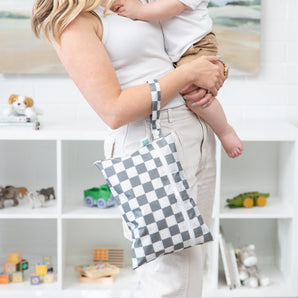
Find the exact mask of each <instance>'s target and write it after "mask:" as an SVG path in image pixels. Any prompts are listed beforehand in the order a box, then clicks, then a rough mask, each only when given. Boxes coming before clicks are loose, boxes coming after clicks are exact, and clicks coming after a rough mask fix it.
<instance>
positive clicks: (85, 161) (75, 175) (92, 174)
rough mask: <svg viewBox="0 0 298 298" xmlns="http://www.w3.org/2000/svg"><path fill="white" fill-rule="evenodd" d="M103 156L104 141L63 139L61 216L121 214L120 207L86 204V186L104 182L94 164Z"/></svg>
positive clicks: (100, 216)
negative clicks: (99, 206) (103, 207)
mask: <svg viewBox="0 0 298 298" xmlns="http://www.w3.org/2000/svg"><path fill="white" fill-rule="evenodd" d="M99 159H104V152H103V142H102V141H62V197H63V200H62V201H63V205H62V216H63V218H120V213H119V210H118V208H117V207H111V208H107V209H99V208H97V207H87V206H86V205H85V203H84V190H86V189H89V188H92V187H99V186H100V185H102V184H105V183H106V182H105V179H104V177H103V175H102V174H101V172H100V171H99V170H98V169H97V168H96V167H95V166H94V165H93V163H94V162H95V161H96V160H99Z"/></svg>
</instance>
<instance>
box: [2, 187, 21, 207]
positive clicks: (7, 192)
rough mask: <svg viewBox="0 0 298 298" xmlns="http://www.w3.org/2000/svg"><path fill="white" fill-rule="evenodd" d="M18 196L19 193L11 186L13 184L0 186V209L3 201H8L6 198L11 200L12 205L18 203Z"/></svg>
mask: <svg viewBox="0 0 298 298" xmlns="http://www.w3.org/2000/svg"><path fill="white" fill-rule="evenodd" d="M18 196H19V193H18V191H17V189H16V188H15V187H13V186H6V187H2V186H0V209H3V208H4V202H5V201H8V200H12V201H13V205H12V206H17V205H19V201H18Z"/></svg>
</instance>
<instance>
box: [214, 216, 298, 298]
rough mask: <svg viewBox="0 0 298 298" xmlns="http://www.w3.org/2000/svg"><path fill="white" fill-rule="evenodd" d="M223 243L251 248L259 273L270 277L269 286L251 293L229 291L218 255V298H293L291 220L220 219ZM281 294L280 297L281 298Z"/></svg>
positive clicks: (248, 290) (243, 289) (238, 290)
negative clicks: (254, 251) (252, 245)
mask: <svg viewBox="0 0 298 298" xmlns="http://www.w3.org/2000/svg"><path fill="white" fill-rule="evenodd" d="M220 225H221V227H222V229H223V233H224V238H225V240H226V242H231V243H232V245H233V248H234V249H236V248H240V247H242V246H244V245H249V244H254V245H255V247H256V254H257V258H258V267H259V269H260V272H261V273H263V274H264V275H267V276H269V278H270V285H269V286H268V287H259V288H257V289H250V288H247V287H244V286H243V287H241V288H240V289H235V290H229V289H228V288H227V286H226V282H225V277H224V273H223V272H224V270H223V265H222V259H221V253H220V251H219V270H218V272H219V277H218V280H219V283H218V290H220V291H221V292H220V295H222V296H220V295H219V296H218V297H294V296H295V294H296V291H297V289H296V288H295V285H296V282H295V281H294V280H293V279H292V278H291V277H292V276H293V275H295V273H294V272H295V270H296V264H295V263H294V262H293V260H291V256H293V251H292V250H293V247H294V246H293V245H294V238H293V237H294V235H293V232H294V227H293V220H292V219H222V220H221V221H220ZM281 293H283V294H281Z"/></svg>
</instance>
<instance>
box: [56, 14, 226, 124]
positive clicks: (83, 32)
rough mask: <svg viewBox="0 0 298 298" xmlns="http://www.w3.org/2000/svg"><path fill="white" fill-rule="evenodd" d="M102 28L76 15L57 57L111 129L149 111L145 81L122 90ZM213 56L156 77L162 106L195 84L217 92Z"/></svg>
mask: <svg viewBox="0 0 298 298" xmlns="http://www.w3.org/2000/svg"><path fill="white" fill-rule="evenodd" d="M101 35H102V27H101V23H100V21H99V19H98V18H97V17H96V16H94V15H93V14H91V13H85V14H82V15H80V16H79V17H77V18H76V19H75V20H74V21H73V22H72V23H71V24H70V25H69V26H68V27H67V28H66V30H65V31H64V32H63V34H62V36H61V40H60V47H58V46H57V47H56V50H57V53H58V56H59V58H60V60H61V61H62V63H63V65H64V66H65V68H66V70H67V72H68V73H69V75H70V76H71V78H72V79H73V81H74V82H75V84H76V85H77V87H78V88H79V89H80V91H81V93H82V94H83V96H84V97H85V98H86V100H87V101H88V103H89V104H90V105H91V107H92V108H93V109H94V110H95V112H96V113H97V114H98V115H99V116H100V117H101V118H102V120H103V121H104V122H105V123H106V124H107V125H108V126H110V127H111V128H114V129H115V128H118V127H120V126H122V125H124V124H127V123H130V122H132V121H136V120H139V119H142V118H145V117H146V116H148V115H150V114H151V105H152V101H151V93H150V88H149V86H148V84H142V85H138V86H136V87H131V88H127V89H124V90H121V87H120V84H119V81H118V79H117V76H116V72H115V70H114V67H113V65H112V63H111V60H110V58H109V56H108V54H107V52H106V50H105V48H104V46H103V44H102V43H101ZM216 59H218V58H216V57H213V58H210V57H203V58H202V59H201V58H199V59H197V60H195V61H194V63H192V62H191V63H189V64H185V65H182V66H181V67H179V68H177V69H175V70H173V71H171V72H170V73H168V74H167V75H165V76H163V77H161V78H157V79H158V80H159V83H160V86H161V95H162V99H161V105H162V106H163V105H165V104H166V103H167V102H168V101H169V100H170V99H171V98H173V97H174V96H175V95H176V94H177V93H178V92H179V91H180V90H181V89H182V88H183V87H185V86H186V85H188V84H192V83H194V84H196V85H198V86H201V87H202V88H205V89H208V90H211V91H212V93H214V94H217V90H219V88H220V87H221V86H222V84H223V81H224V78H223V75H222V73H221V71H220V69H219V67H218V66H216V65H215V64H214V63H212V62H215V61H216Z"/></svg>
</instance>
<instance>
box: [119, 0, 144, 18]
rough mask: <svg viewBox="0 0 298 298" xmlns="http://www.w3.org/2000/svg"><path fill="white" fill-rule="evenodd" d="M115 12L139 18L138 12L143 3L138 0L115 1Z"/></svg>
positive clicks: (123, 15)
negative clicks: (116, 7)
mask: <svg viewBox="0 0 298 298" xmlns="http://www.w3.org/2000/svg"><path fill="white" fill-rule="evenodd" d="M117 6H118V9H117V11H116V12H117V14H118V15H120V16H122V17H127V18H130V19H132V20H137V19H140V13H141V11H142V9H143V8H144V5H143V4H142V2H140V1H139V0H119V1H117Z"/></svg>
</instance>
